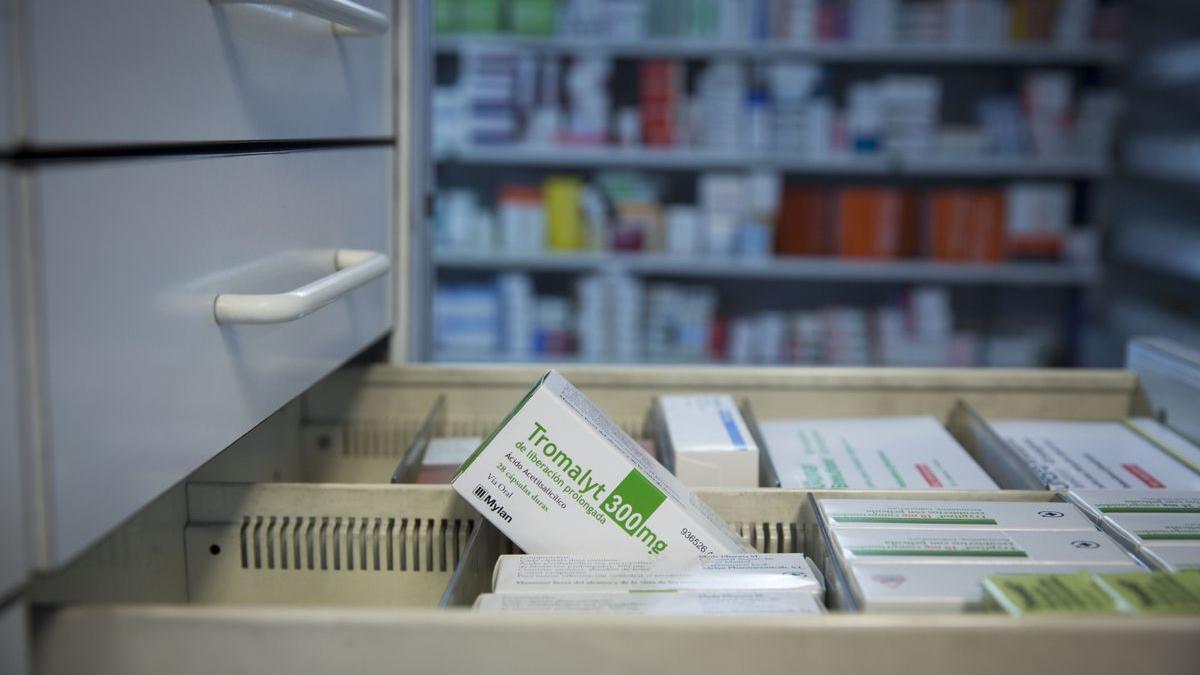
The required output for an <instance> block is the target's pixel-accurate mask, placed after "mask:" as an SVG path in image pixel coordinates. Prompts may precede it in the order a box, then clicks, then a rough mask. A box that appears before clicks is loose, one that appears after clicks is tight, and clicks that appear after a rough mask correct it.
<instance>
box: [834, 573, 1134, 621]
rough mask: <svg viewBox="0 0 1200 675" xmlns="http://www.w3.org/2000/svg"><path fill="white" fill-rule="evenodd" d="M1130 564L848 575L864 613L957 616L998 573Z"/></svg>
mask: <svg viewBox="0 0 1200 675" xmlns="http://www.w3.org/2000/svg"><path fill="white" fill-rule="evenodd" d="M1136 569H1138V568H1137V567H1136V566H1133V565H1131V564H1124V563H1122V564H1116V565H1062V564H1047V565H1039V566H1037V567H1031V566H1029V565H1009V564H1004V563H999V564H997V563H992V564H974V565H923V564H921V563H892V562H882V563H880V564H873V565H858V566H855V567H851V568H850V569H849V570H848V572H847V575H848V577H849V582H850V584H851V586H852V587H853V592H854V595H855V597H856V598H857V599H858V602H859V605H860V607H861V609H862V611H864V612H961V611H963V610H968V609H975V608H978V607H979V605H980V604H981V601H982V598H983V585H982V584H983V580H984V579H986V578H987V577H991V576H996V575H1001V574H1028V573H1029V572H1030V571H1032V570H1036V571H1037V572H1039V573H1042V572H1045V573H1051V574H1071V573H1075V572H1080V571H1084V570H1088V571H1093V572H1126V571H1132V570H1136Z"/></svg>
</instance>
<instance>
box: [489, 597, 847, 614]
mask: <svg viewBox="0 0 1200 675" xmlns="http://www.w3.org/2000/svg"><path fill="white" fill-rule="evenodd" d="M475 611H476V612H480V613H486V614H496V613H537V614H657V615H668V614H673V615H691V616H713V615H746V616H752V615H780V614H784V615H787V614H822V613H824V611H825V607H824V606H823V605H822V604H821V601H820V600H818V599H817V598H816V596H814V595H813V594H812V593H795V592H782V593H780V592H777V591H680V592H678V593H484V594H482V595H480V596H479V598H478V599H476V601H475Z"/></svg>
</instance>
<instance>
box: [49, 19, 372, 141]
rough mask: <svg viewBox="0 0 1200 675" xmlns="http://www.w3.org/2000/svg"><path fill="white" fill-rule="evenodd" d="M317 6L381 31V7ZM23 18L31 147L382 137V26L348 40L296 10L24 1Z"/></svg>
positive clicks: (340, 33) (318, 20) (320, 20)
mask: <svg viewBox="0 0 1200 675" xmlns="http://www.w3.org/2000/svg"><path fill="white" fill-rule="evenodd" d="M293 4H296V5H300V4H301V3H293ZM304 4H308V5H322V4H326V3H323V2H308V3H304ZM328 4H340V5H346V4H354V5H358V6H362V7H364V8H366V9H368V10H370V11H373V12H377V13H382V14H383V16H385V17H386V18H387V21H388V23H389V24H390V23H391V21H392V2H390V0H353V2H352V3H351V2H348V0H341V1H339V2H330V3H328ZM25 7H26V12H27V20H28V22H29V23H28V30H27V31H26V34H27V35H29V36H30V37H29V39H28V46H27V47H26V52H27V53H28V54H29V56H30V58H29V59H28V61H27V63H29V64H30V66H29V68H28V70H29V71H30V72H28V73H27V78H28V79H27V82H28V83H29V84H28V88H27V91H28V92H29V95H30V97H31V103H32V106H31V113H32V114H31V115H30V117H29V119H30V120H32V122H31V128H29V129H28V130H26V133H27V136H28V139H27V140H29V141H31V142H33V143H35V144H45V145H74V144H115V143H172V142H189V141H244V140H266V139H304V138H354V137H381V136H389V135H391V133H392V113H391V103H390V95H391V79H392V49H391V42H392V37H393V32H392V31H393V30H394V28H395V27H394V25H390V26H389V27H388V28H387V29H386V30H385V32H383V33H382V34H376V35H367V34H355V35H348V34H345V33H344V32H338V33H335V31H334V28H333V24H332V23H330V22H329V21H327V20H325V19H321V18H317V17H316V16H313V15H311V14H307V13H304V12H303V11H301V10H297V9H289V8H284V7H279V6H271V5H269V4H222V3H216V2H214V3H210V2H208V0H116V1H113V2H75V1H73V0H30V1H28V2H26V3H25Z"/></svg>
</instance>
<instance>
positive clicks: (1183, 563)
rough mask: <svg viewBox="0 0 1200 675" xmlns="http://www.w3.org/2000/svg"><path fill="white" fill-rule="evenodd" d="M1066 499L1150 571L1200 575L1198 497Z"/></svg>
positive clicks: (1092, 494) (1086, 493)
mask: <svg viewBox="0 0 1200 675" xmlns="http://www.w3.org/2000/svg"><path fill="white" fill-rule="evenodd" d="M1069 496H1070V498H1071V501H1073V502H1074V503H1076V504H1078V505H1079V508H1081V509H1083V510H1084V511H1086V512H1087V513H1088V515H1090V516H1091V517H1092V518H1093V519H1095V520H1096V521H1097V522H1099V523H1100V527H1101V528H1102V529H1104V530H1105V531H1107V532H1109V533H1111V534H1112V535H1113V536H1114V537H1116V538H1117V539H1118V540H1121V541H1122V542H1124V543H1125V544H1126V545H1127V546H1129V547H1130V548H1132V549H1134V550H1136V551H1137V553H1138V556H1139V557H1140V558H1142V559H1143V560H1145V561H1146V562H1148V563H1150V564H1151V565H1152V566H1154V567H1156V568H1158V569H1161V570H1166V571H1169V572H1180V571H1183V570H1188V569H1200V492H1191V491H1184V490H1072V491H1071V492H1070V494H1069Z"/></svg>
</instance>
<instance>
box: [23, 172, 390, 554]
mask: <svg viewBox="0 0 1200 675" xmlns="http://www.w3.org/2000/svg"><path fill="white" fill-rule="evenodd" d="M391 172H392V155H391V151H390V149H387V148H358V149H349V150H336V151H334V150H330V151H307V152H293V153H272V154H260V155H242V156H225V157H202V158H185V159H167V160H142V161H126V162H97V163H92V164H82V165H72V166H48V167H46V168H43V169H40V170H39V171H38V175H37V177H36V178H37V192H38V196H37V202H38V203H37V207H38V209H39V212H40V223H39V227H40V231H39V236H40V238H41V247H42V251H41V256H42V270H41V279H42V283H43V284H44V291H43V296H44V303H45V308H44V331H45V342H46V354H47V356H46V366H45V371H46V372H45V373H44V377H45V378H46V381H47V390H48V394H47V397H46V400H47V401H49V403H48V406H49V409H48V413H47V414H48V418H49V427H50V432H49V439H48V441H47V443H48V446H49V453H48V457H49V459H48V462H49V464H50V467H49V481H50V483H51V485H50V495H49V497H48V499H49V500H50V501H51V504H50V508H49V513H50V520H51V523H50V528H51V530H52V531H51V532H50V533H49V535H50V536H49V537H48V540H49V542H50V546H51V551H50V552H49V558H50V560H51V563H57V562H61V561H62V560H64V559H66V558H68V557H69V556H70V555H71V554H72V553H74V552H77V551H79V550H80V549H81V548H82V547H83V546H85V545H86V544H88V543H89V542H91V541H92V540H94V539H95V538H96V537H98V536H99V535H100V534H102V533H103V532H105V531H106V530H108V529H109V528H111V527H112V526H113V525H115V524H117V523H118V522H119V521H120V520H121V519H123V518H124V517H126V516H128V515H129V514H131V513H132V512H133V511H134V510H135V509H137V508H138V507H140V506H141V505H142V504H144V503H146V502H147V501H148V500H149V499H150V498H152V497H153V496H155V495H156V494H158V493H160V492H162V491H163V490H164V489H166V488H167V487H168V486H170V485H171V484H172V483H174V482H176V481H178V480H179V479H181V478H183V477H184V476H185V475H186V474H187V473H189V472H190V471H192V470H194V469H195V468H196V467H198V466H199V465H200V464H201V463H203V462H204V461H205V460H207V459H209V458H210V457H212V456H213V455H214V454H215V453H217V452H218V451H220V450H221V449H223V448H225V447H226V446H228V445H229V444H230V443H231V442H233V441H234V440H235V439H237V438H238V437H239V436H240V435H242V434H243V433H245V432H246V431H248V430H249V429H250V428H251V427H253V426H254V425H255V424H257V423H258V422H260V421H261V420H263V419H264V418H265V417H267V416H268V415H269V414H270V413H272V412H274V411H275V410H276V409H278V408H279V407H280V406H282V405H283V404H284V403H286V402H287V401H288V400H289V399H291V398H293V397H295V396H296V395H298V394H300V393H301V392H302V391H304V390H305V389H307V388H308V387H309V386H311V385H312V384H313V383H314V382H315V381H316V380H317V379H319V378H320V377H322V376H323V375H325V374H326V373H328V372H330V371H331V370H333V369H334V368H335V367H337V365H339V364H340V363H341V362H343V361H344V360H345V359H347V358H348V357H349V356H351V355H353V354H354V353H355V352H357V351H358V350H360V349H361V348H362V347H364V346H366V345H367V344H369V343H370V342H371V341H373V340H375V339H377V338H378V337H380V336H381V335H382V334H384V333H385V332H386V331H387V330H388V328H389V327H390V324H391V319H390V306H391V305H390V283H389V277H390V274H384V275H383V276H382V277H379V278H375V279H374V280H372V281H368V282H366V283H365V285H362V286H359V287H357V288H356V289H355V290H351V291H349V292H348V293H347V294H345V295H344V296H341V297H340V299H337V300H334V301H333V302H332V303H330V304H328V305H326V306H324V307H322V308H320V309H318V310H316V311H315V312H313V313H311V314H308V315H306V316H303V317H302V318H299V319H296V320H293V321H287V322H282V323H273V324H264V325H254V324H234V325H219V324H218V323H217V322H216V320H215V317H214V308H215V298H216V296H217V295H218V294H238V293H245V294H261V293H282V292H286V291H289V290H291V289H295V288H297V287H301V286H304V285H306V284H310V283H312V282H314V281H315V280H318V279H321V278H324V277H327V276H328V275H330V274H331V273H333V271H334V268H333V260H334V251H335V250H337V249H356V250H369V251H377V252H381V253H384V254H387V253H388V252H389V251H390V241H391V235H390V223H391V199H390V189H391V188H390V186H391Z"/></svg>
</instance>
